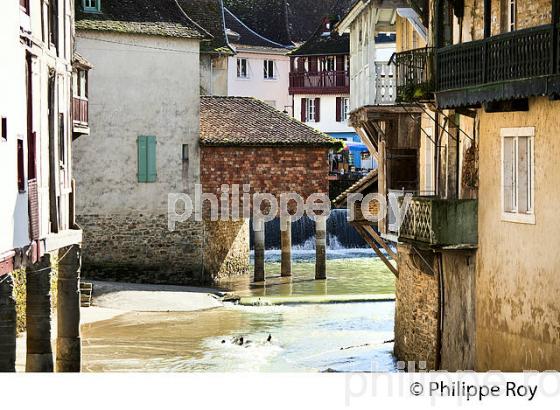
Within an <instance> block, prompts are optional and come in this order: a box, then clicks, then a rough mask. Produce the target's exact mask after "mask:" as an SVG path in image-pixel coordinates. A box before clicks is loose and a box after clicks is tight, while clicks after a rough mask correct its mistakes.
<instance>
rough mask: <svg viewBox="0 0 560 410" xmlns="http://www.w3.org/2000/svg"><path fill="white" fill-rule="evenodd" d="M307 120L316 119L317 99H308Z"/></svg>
mask: <svg viewBox="0 0 560 410" xmlns="http://www.w3.org/2000/svg"><path fill="white" fill-rule="evenodd" d="M306 112H307V122H313V121H315V99H314V98H308V99H307V110H306Z"/></svg>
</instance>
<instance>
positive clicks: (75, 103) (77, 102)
mask: <svg viewBox="0 0 560 410" xmlns="http://www.w3.org/2000/svg"><path fill="white" fill-rule="evenodd" d="M88 110H89V107H88V100H87V98H83V97H73V98H72V114H73V119H74V133H76V134H89V112H88Z"/></svg>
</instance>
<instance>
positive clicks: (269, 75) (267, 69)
mask: <svg viewBox="0 0 560 410" xmlns="http://www.w3.org/2000/svg"><path fill="white" fill-rule="evenodd" d="M276 78H277V77H276V67H275V64H274V60H264V79H265V80H276Z"/></svg>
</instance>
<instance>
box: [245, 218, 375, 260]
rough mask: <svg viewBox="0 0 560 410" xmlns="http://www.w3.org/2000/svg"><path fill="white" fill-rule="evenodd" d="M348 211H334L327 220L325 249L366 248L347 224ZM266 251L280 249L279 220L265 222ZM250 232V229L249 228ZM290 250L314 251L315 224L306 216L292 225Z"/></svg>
mask: <svg viewBox="0 0 560 410" xmlns="http://www.w3.org/2000/svg"><path fill="white" fill-rule="evenodd" d="M347 215H348V210H346V209H334V210H332V211H331V214H330V216H329V219H328V220H327V247H328V249H330V250H342V249H356V248H368V245H367V244H366V242H365V241H364V240H363V239H362V237H361V236H360V235H359V234H358V232H356V230H355V229H354V228H353V227H352V226H351V225H350V224H349V223H348V219H347ZM265 231H266V242H265V246H266V249H279V248H280V219H279V218H276V219H275V220H273V221H270V222H267V223H266V225H265ZM251 232H252V227H251ZM251 249H253V237H252V235H251ZM292 249H294V250H314V249H315V222H313V221H312V220H311V219H310V218H308V217H307V216H304V217H303V218H301V219H299V220H298V221H295V222H293V223H292Z"/></svg>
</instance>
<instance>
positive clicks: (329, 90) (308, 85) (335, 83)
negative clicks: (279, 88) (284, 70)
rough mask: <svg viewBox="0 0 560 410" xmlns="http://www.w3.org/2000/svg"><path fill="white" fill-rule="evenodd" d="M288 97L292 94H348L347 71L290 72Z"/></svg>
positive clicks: (348, 81) (348, 80)
mask: <svg viewBox="0 0 560 410" xmlns="http://www.w3.org/2000/svg"><path fill="white" fill-rule="evenodd" d="M289 92H290V95H293V94H349V93H350V75H349V72H348V71H319V72H316V73H311V72H307V71H305V72H297V71H296V72H291V73H290V88H289Z"/></svg>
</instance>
